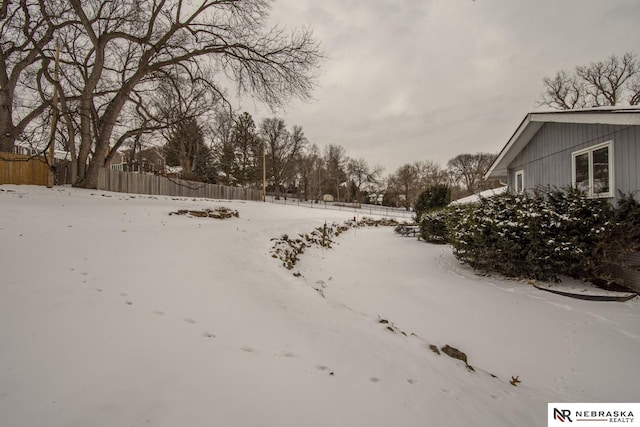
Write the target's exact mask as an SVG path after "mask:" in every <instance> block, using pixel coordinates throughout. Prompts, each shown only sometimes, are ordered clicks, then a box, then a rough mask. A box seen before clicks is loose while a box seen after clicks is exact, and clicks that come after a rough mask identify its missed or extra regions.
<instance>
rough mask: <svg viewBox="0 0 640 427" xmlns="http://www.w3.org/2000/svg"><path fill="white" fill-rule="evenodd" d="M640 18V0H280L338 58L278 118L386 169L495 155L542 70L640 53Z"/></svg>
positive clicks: (285, 13) (283, 11) (279, 15)
mask: <svg viewBox="0 0 640 427" xmlns="http://www.w3.org/2000/svg"><path fill="white" fill-rule="evenodd" d="M638 18H640V2H638V1H637V0H607V1H601V0H563V1H557V0H536V1H530V0H526V1H525V0H510V1H506V0H476V1H472V0H427V1H424V0H423V1H419V0H402V1H399V0H345V1H343V0H326V1H322V2H319V1H316V0H277V1H276V2H274V4H273V13H272V20H273V22H274V23H278V24H282V25H283V26H285V27H288V28H296V27H301V26H308V27H311V28H313V30H314V34H315V37H316V38H317V40H318V41H319V42H320V43H321V45H322V49H323V50H324V52H325V53H326V55H327V57H328V59H327V61H326V63H325V64H324V65H323V69H322V73H321V75H320V79H319V87H318V89H317V91H316V92H315V93H314V98H315V100H314V101H312V102H309V103H303V102H300V101H295V100H294V101H292V102H291V104H290V105H289V106H288V107H287V109H286V110H285V111H283V112H278V113H277V114H278V115H279V116H281V117H283V118H284V119H285V120H286V122H287V123H288V125H289V126H291V125H294V124H296V125H300V126H302V127H303V129H304V131H305V134H306V135H307V136H308V138H309V140H310V141H311V142H313V143H316V144H318V145H320V146H326V145H328V144H340V145H342V146H344V147H345V149H346V151H347V154H348V155H349V156H351V157H356V158H357V157H363V158H365V159H366V160H367V161H368V162H369V163H371V164H381V165H383V166H385V167H386V173H391V172H393V171H394V170H395V169H396V168H397V167H399V166H400V165H402V164H404V163H409V162H414V161H417V160H434V161H437V162H439V163H440V164H441V165H444V164H446V162H447V160H449V159H450V158H452V157H454V156H455V155H457V154H460V153H463V152H477V151H494V152H497V151H498V150H499V149H500V148H501V147H502V145H504V143H506V140H507V139H508V138H509V137H510V135H511V133H512V132H513V130H514V129H515V127H516V126H517V125H518V124H519V123H520V120H521V119H522V118H523V117H524V115H525V114H526V113H528V112H529V111H531V110H533V109H535V102H536V101H537V99H538V97H539V95H540V92H541V90H542V78H543V77H545V76H547V75H552V74H554V73H555V71H557V70H560V69H570V68H573V67H574V66H576V65H582V64H588V63H590V62H592V61H596V60H601V59H604V58H606V57H607V56H609V55H611V54H614V53H615V54H622V53H624V52H627V51H632V50H634V49H635V50H636V52H637V48H638V46H640V31H638V30H637V21H638ZM638 53H640V52H638ZM242 107H244V108H245V109H248V110H249V111H250V112H251V113H252V114H254V118H256V120H257V121H259V120H260V119H261V118H263V117H266V116H269V115H271V113H269V112H265V110H264V109H261V108H257V109H255V108H254V106H253V104H252V103H251V102H247V101H245V103H244V105H243V106H242Z"/></svg>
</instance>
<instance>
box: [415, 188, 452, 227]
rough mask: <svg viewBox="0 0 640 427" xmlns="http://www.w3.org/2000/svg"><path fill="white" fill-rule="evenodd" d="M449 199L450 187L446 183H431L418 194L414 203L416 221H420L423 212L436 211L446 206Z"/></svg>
mask: <svg viewBox="0 0 640 427" xmlns="http://www.w3.org/2000/svg"><path fill="white" fill-rule="evenodd" d="M450 201H451V189H450V188H449V187H448V186H446V185H440V184H439V185H432V186H430V187H429V188H427V189H426V190H424V191H423V192H422V193H420V195H419V196H418V198H417V200H416V205H415V211H416V218H415V220H416V222H417V223H420V222H421V218H422V216H423V215H424V214H425V213H430V212H436V211H439V210H442V209H444V208H446V207H447V205H448V204H449V202H450Z"/></svg>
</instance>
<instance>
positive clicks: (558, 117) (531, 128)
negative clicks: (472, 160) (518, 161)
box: [485, 106, 640, 179]
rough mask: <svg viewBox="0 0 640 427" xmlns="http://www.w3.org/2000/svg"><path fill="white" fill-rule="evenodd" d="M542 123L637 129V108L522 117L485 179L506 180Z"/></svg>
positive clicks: (583, 110) (614, 108)
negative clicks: (631, 127)
mask: <svg viewBox="0 0 640 427" xmlns="http://www.w3.org/2000/svg"><path fill="white" fill-rule="evenodd" d="M545 123H585V124H607V125H640V107H638V106H633V107H597V108H587V109H580V110H560V111H540V112H532V113H529V114H527V115H526V116H525V118H524V119H523V120H522V122H521V123H520V125H519V126H518V128H517V129H516V131H515V132H514V133H513V135H512V136H511V138H509V141H508V142H507V144H506V145H505V146H504V148H503V149H502V150H501V151H500V153H499V154H498V157H496V160H495V161H494V162H493V163H492V164H491V167H490V168H489V170H488V171H487V173H486V174H485V178H486V179H499V178H505V177H506V176H507V168H508V166H509V164H510V163H511V162H512V161H513V160H514V159H515V158H516V156H517V155H518V154H519V153H520V152H521V151H522V149H523V148H524V147H526V145H527V144H528V143H529V141H531V139H533V137H534V136H535V135H536V133H538V131H539V130H540V128H541V127H542V126H543V125H544V124H545Z"/></svg>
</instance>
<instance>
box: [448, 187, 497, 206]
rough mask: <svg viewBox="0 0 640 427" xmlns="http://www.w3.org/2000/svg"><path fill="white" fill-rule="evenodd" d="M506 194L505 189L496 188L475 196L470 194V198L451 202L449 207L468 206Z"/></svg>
mask: <svg viewBox="0 0 640 427" xmlns="http://www.w3.org/2000/svg"><path fill="white" fill-rule="evenodd" d="M506 192H507V187H506V186H504V187H498V188H492V189H490V190H485V191H481V192H480V193H477V194H472V195H470V196H467V197H463V198H461V199H458V200H454V201H453V202H451V203H450V204H451V205H468V204H470V203H477V202H479V201H480V199H487V198H489V197H493V196H499V195H500V194H504V193H506Z"/></svg>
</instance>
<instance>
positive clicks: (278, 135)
mask: <svg viewBox="0 0 640 427" xmlns="http://www.w3.org/2000/svg"><path fill="white" fill-rule="evenodd" d="M260 134H261V136H262V138H263V140H264V142H265V144H266V148H267V156H268V159H269V165H268V168H269V169H268V170H269V171H270V174H269V177H270V178H271V182H272V184H273V186H274V188H275V191H276V197H279V196H280V192H281V187H282V185H283V184H285V183H286V181H287V180H288V179H289V178H290V177H291V176H292V174H293V172H294V164H295V161H296V159H297V157H298V155H299V154H300V153H301V152H302V150H303V149H304V147H305V145H306V144H307V138H306V137H305V136H304V132H303V131H302V128H301V127H300V126H294V127H293V129H292V131H291V132H289V131H288V130H287V129H286V126H285V123H284V120H282V119H278V118H275V117H274V118H267V119H264V120H263V121H262V123H261V125H260Z"/></svg>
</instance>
